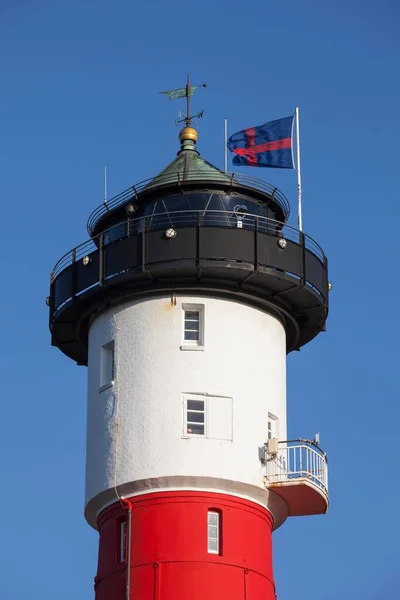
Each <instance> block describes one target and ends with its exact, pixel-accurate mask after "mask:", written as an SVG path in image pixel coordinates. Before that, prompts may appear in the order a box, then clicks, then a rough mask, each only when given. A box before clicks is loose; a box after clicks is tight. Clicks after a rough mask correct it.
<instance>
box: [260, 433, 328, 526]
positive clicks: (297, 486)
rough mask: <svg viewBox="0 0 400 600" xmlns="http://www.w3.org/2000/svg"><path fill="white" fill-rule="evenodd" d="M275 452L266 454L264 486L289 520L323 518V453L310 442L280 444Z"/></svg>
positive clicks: (325, 496)
mask: <svg viewBox="0 0 400 600" xmlns="http://www.w3.org/2000/svg"><path fill="white" fill-rule="evenodd" d="M278 446H279V449H278V452H277V453H273V454H269V455H268V454H267V460H266V467H267V474H266V476H265V485H266V487H267V488H268V489H269V490H271V491H273V492H274V493H275V494H277V495H278V496H280V497H281V498H282V499H283V500H284V501H285V502H286V504H287V506H288V512H289V516H290V517H302V516H309V515H322V514H325V513H326V512H327V510H328V505H329V496H328V463H327V459H326V454H325V453H324V452H323V451H322V450H321V449H320V448H318V447H317V446H315V445H313V444H312V443H311V442H308V441H303V440H296V441H295V442H279V445H278Z"/></svg>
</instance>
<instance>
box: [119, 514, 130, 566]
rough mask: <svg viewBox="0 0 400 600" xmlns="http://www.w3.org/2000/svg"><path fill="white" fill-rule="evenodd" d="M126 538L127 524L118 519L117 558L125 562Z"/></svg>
mask: <svg viewBox="0 0 400 600" xmlns="http://www.w3.org/2000/svg"><path fill="white" fill-rule="evenodd" d="M127 538H128V525H127V522H126V521H125V520H124V521H120V529H119V549H118V558H119V562H125V561H126V558H127V547H128V544H127Z"/></svg>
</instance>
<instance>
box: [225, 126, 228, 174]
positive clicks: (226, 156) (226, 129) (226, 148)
mask: <svg viewBox="0 0 400 600" xmlns="http://www.w3.org/2000/svg"><path fill="white" fill-rule="evenodd" d="M224 142H225V144H224V146H225V150H224V168H225V173H227V172H228V119H225V123H224Z"/></svg>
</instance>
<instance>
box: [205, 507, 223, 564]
mask: <svg viewBox="0 0 400 600" xmlns="http://www.w3.org/2000/svg"><path fill="white" fill-rule="evenodd" d="M220 517H221V515H220V513H219V512H218V511H216V510H209V511H208V513H207V552H208V553H209V554H219V553H220V547H221V540H220V533H221V518H220Z"/></svg>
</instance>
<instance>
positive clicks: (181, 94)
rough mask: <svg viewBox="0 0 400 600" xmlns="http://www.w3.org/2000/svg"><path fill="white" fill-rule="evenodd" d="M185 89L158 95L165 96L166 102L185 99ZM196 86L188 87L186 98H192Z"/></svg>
mask: <svg viewBox="0 0 400 600" xmlns="http://www.w3.org/2000/svg"><path fill="white" fill-rule="evenodd" d="M186 87H187V86H185V87H184V88H178V89H176V90H167V91H166V92H160V94H166V95H167V96H168V100H176V99H177V98H186ZM198 87H199V86H198V85H189V89H188V94H187V95H188V97H189V98H190V97H191V96H193V93H194V91H195V90H197V88H198Z"/></svg>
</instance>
